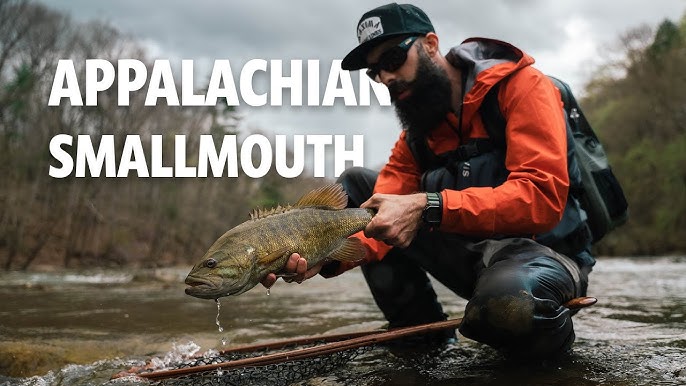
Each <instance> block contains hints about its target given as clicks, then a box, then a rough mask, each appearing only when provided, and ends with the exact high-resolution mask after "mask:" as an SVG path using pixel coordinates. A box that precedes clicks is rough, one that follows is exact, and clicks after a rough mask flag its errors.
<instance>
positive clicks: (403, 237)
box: [360, 193, 426, 248]
mask: <svg viewBox="0 0 686 386" xmlns="http://www.w3.org/2000/svg"><path fill="white" fill-rule="evenodd" d="M360 207H361V208H369V209H376V212H377V213H376V215H375V216H374V217H373V218H372V221H371V222H370V223H369V224H368V225H367V227H366V228H365V229H364V234H365V236H367V237H373V238H375V239H377V240H382V241H384V242H385V243H386V244H389V245H393V246H395V247H400V248H406V247H408V246H409V245H410V243H411V242H412V240H414V237H415V236H416V235H417V231H418V230H419V228H420V227H421V224H422V212H423V211H424V207H426V194H424V193H416V194H408V195H396V194H379V193H377V194H375V195H373V196H372V197H371V198H370V199H369V200H367V201H365V202H364V203H363V204H362V205H360Z"/></svg>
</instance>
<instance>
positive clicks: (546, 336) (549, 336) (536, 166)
mask: <svg viewBox="0 0 686 386" xmlns="http://www.w3.org/2000/svg"><path fill="white" fill-rule="evenodd" d="M357 37H358V43H359V45H358V46H357V47H355V48H354V49H353V50H352V51H351V52H350V53H349V54H348V55H347V56H346V57H345V59H344V60H343V62H342V67H343V69H346V70H358V69H362V68H367V75H368V76H369V77H371V78H372V79H373V80H375V81H377V82H381V83H383V84H384V85H386V86H387V87H388V90H389V92H390V95H391V99H392V101H393V104H394V106H395V110H396V113H397V116H398V118H399V121H400V122H401V124H402V126H403V131H402V133H401V134H400V137H399V139H398V140H397V142H396V143H395V146H394V148H393V150H392V154H391V156H390V159H389V161H388V163H387V164H386V165H385V166H384V167H383V168H382V169H381V171H380V172H379V173H376V172H374V171H372V170H368V169H363V168H353V169H349V170H347V171H346V172H345V173H344V174H343V175H342V176H341V178H340V180H339V181H340V182H341V183H342V185H343V187H344V189H345V191H346V192H347V194H348V196H349V206H350V207H362V208H372V209H375V210H376V211H377V214H376V215H375V216H374V217H373V219H372V221H371V222H370V223H369V225H368V226H367V227H366V229H365V230H364V232H363V233H359V234H357V235H355V236H354V237H358V238H360V239H361V240H362V242H363V244H364V245H365V247H366V250H367V255H366V256H365V258H364V259H363V260H362V261H361V262H360V263H357V264H354V263H340V262H332V263H328V264H326V265H319V266H315V267H307V262H306V261H305V260H304V259H302V258H300V256H298V255H297V254H294V255H293V256H291V259H290V260H289V263H288V266H287V267H288V269H290V270H291V271H293V272H296V273H297V274H298V277H297V281H302V280H305V279H307V278H310V277H312V276H314V275H316V274H318V273H320V274H322V275H323V276H325V277H332V276H336V275H338V274H341V273H342V272H344V271H347V270H349V269H351V268H353V267H355V266H357V265H362V272H363V273H364V276H365V278H366V280H367V283H368V285H369V288H370V290H371V292H372V294H373V296H374V299H375V301H376V303H377V305H378V306H379V308H380V309H381V311H382V312H383V314H384V316H385V317H386V318H387V319H388V321H389V326H390V327H391V328H393V327H403V326H411V325H417V324H421V323H429V322H435V321H440V320H445V319H446V315H445V314H444V313H443V310H442V307H441V305H440V304H439V303H438V301H437V298H436V294H435V292H434V290H433V288H432V285H431V282H430V280H429V278H428V276H427V273H429V274H431V275H432V276H433V277H434V278H435V279H437V280H438V281H440V282H441V283H443V284H444V285H445V286H446V287H447V288H449V289H450V290H452V291H453V292H454V293H455V294H457V295H458V296H461V297H463V298H465V299H468V300H469V302H468V304H467V306H466V309H465V315H464V319H463V322H462V325H461V326H460V333H461V334H462V335H464V336H466V337H468V338H472V339H474V340H477V341H480V342H483V343H486V344H488V345H491V346H493V347H495V348H497V349H499V350H501V351H502V352H504V353H505V354H512V355H516V356H530V357H549V356H551V355H556V354H560V353H564V352H567V351H568V350H569V349H570V348H571V346H572V343H573V342H574V339H575V334H574V328H573V325H572V319H571V316H572V314H573V311H572V310H570V309H568V308H567V307H565V305H564V304H565V302H567V301H569V300H570V299H573V298H575V297H579V296H584V295H585V293H586V288H587V283H588V274H589V273H590V271H591V267H592V266H593V264H594V263H595V260H594V258H593V257H592V256H591V254H590V242H591V239H590V237H589V235H590V233H589V231H588V226H587V225H586V215H585V213H584V212H583V210H582V209H581V208H580V206H579V203H578V201H577V200H576V199H575V198H574V196H573V195H571V192H572V191H573V189H574V188H575V187H576V186H578V185H579V184H580V176H579V170H578V166H577V165H576V163H575V161H574V158H573V151H574V150H573V144H572V143H571V141H568V137H567V130H566V122H567V121H566V118H565V112H564V110H563V106H562V102H561V99H560V93H559V91H558V90H557V89H556V88H555V86H554V85H553V84H552V82H551V81H550V80H549V79H548V78H547V77H546V76H545V75H543V74H542V73H541V72H540V71H538V70H536V69H535V68H533V67H532V66H531V65H532V64H533V62H534V60H533V59H532V58H531V57H530V56H529V55H527V54H525V53H524V52H522V51H521V50H519V49H517V48H516V47H514V46H512V45H510V44H507V43H504V42H501V41H496V40H491V39H482V38H471V39H468V40H466V41H464V42H463V43H462V44H460V45H458V46H456V47H453V48H451V49H450V50H449V51H448V53H447V54H446V55H445V56H444V55H442V54H441V52H440V51H439V38H438V36H437V35H436V33H435V31H434V27H433V25H432V23H431V21H430V20H429V18H428V17H427V16H426V14H425V13H424V12H423V11H422V10H421V9H419V8H417V7H415V6H413V5H409V4H403V5H398V4H395V3H393V4H388V5H384V6H381V7H378V8H375V9H373V10H371V11H369V12H367V13H365V14H364V15H363V16H362V18H361V19H360V21H359V22H358V24H357ZM494 115H501V116H502V118H504V121H505V123H504V126H505V127H504V129H500V130H501V133H500V134H498V133H497V129H494V124H493V123H492V120H493V117H494ZM502 131H504V132H502ZM275 280H276V277H275V276H274V275H272V274H270V275H269V276H268V277H267V278H266V279H265V280H264V281H263V284H265V285H266V286H270V285H271V284H273V282H274V281H275ZM443 338H446V337H443ZM447 338H449V336H448V337H447Z"/></svg>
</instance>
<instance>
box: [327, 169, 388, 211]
mask: <svg viewBox="0 0 686 386" xmlns="http://www.w3.org/2000/svg"><path fill="white" fill-rule="evenodd" d="M377 176H378V173H377V172H375V171H373V170H371V169H367V168H362V167H352V168H349V169H346V170H344V171H343V173H341V175H340V176H339V177H338V179H337V180H336V182H338V183H340V184H341V185H343V190H345V192H346V193H347V194H348V207H350V208H356V207H359V206H360V205H361V204H362V203H363V202H365V201H367V199H369V197H371V196H372V192H373V191H374V184H376V178H377Z"/></svg>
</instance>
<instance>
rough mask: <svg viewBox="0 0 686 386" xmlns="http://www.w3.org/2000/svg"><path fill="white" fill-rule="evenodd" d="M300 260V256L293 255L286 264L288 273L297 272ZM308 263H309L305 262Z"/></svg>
mask: <svg viewBox="0 0 686 386" xmlns="http://www.w3.org/2000/svg"><path fill="white" fill-rule="evenodd" d="M299 260H300V255H299V254H297V253H293V254H291V257H289V258H288V261H287V262H286V272H296V270H297V269H298V261H299ZM305 263H307V262H305Z"/></svg>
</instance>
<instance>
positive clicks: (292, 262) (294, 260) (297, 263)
mask: <svg viewBox="0 0 686 386" xmlns="http://www.w3.org/2000/svg"><path fill="white" fill-rule="evenodd" d="M323 265H324V262H321V263H319V264H317V265H315V266H314V267H312V268H310V269H307V260H305V259H303V258H302V257H300V255H299V254H297V253H294V254H292V255H291V257H289V258H288V261H287V262H286V270H285V271H286V272H289V273H295V274H296V275H295V276H294V277H292V278H291V277H289V278H288V280H286V279H284V281H288V282H291V281H295V282H298V283H302V282H303V281H304V280H307V279H309V278H311V277H312V276H315V275H316V274H318V273H319V271H320V270H321V269H322V266H323ZM276 279H278V278H277V277H276V275H275V274H274V273H270V274H268V275H267V276H265V278H264V279H262V285H263V286H265V287H267V288H269V287H271V286H272V285H274V283H275V282H276Z"/></svg>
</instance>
